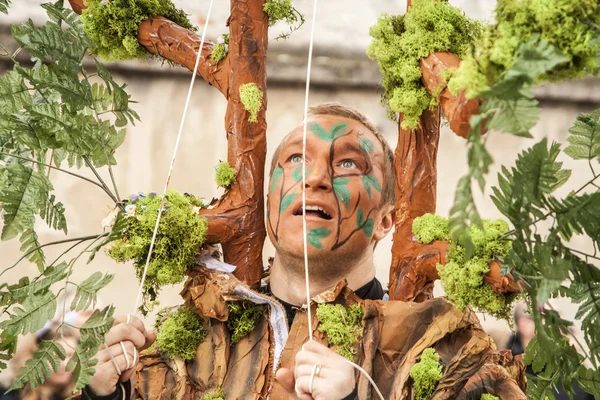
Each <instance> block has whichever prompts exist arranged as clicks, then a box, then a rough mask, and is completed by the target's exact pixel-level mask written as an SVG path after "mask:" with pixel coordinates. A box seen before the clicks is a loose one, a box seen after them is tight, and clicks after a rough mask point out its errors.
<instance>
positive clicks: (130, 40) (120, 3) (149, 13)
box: [81, 0, 193, 60]
mask: <svg viewBox="0 0 600 400" xmlns="http://www.w3.org/2000/svg"><path fill="white" fill-rule="evenodd" d="M86 5H87V8H86V9H85V10H83V14H82V17H81V20H82V21H83V24H84V29H85V33H86V34H87V35H88V37H89V38H90V39H91V40H92V41H93V42H94V44H95V46H96V47H95V50H94V52H95V53H96V54H98V55H99V56H100V57H102V58H103V59H105V60H131V59H134V58H141V59H145V58H148V57H150V56H151V53H149V52H148V51H146V50H145V49H144V48H143V47H142V46H141V45H140V44H139V42H138V40H137V32H138V28H139V26H140V24H141V23H142V22H143V21H144V20H146V19H149V18H151V17H153V16H162V17H165V18H167V19H169V20H171V21H173V22H175V23H176V24H178V25H180V26H182V27H184V28H187V29H192V28H193V27H192V24H191V23H190V21H189V19H188V18H187V15H186V14H185V13H184V12H183V11H182V10H178V9H176V8H175V6H174V5H173V3H172V2H171V0H111V1H104V0H89V1H87V2H86Z"/></svg>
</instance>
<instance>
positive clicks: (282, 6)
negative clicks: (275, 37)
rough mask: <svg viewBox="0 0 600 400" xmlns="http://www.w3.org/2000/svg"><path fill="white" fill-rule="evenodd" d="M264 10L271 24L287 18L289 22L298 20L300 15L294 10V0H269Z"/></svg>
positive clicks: (292, 22)
mask: <svg viewBox="0 0 600 400" xmlns="http://www.w3.org/2000/svg"><path fill="white" fill-rule="evenodd" d="M263 10H264V11H265V13H267V15H268V16H269V26H273V25H275V24H276V23H277V22H279V21H283V20H285V21H286V22H287V23H288V24H294V23H296V22H298V15H297V13H295V12H294V7H293V6H292V0H267V1H265V4H264V6H263Z"/></svg>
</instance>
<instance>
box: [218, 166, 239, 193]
mask: <svg viewBox="0 0 600 400" xmlns="http://www.w3.org/2000/svg"><path fill="white" fill-rule="evenodd" d="M215 170H216V171H217V173H216V176H215V179H216V181H217V185H218V186H220V187H224V188H228V187H229V186H231V185H233V184H234V183H235V180H236V178H237V172H236V171H235V168H233V167H232V166H231V165H229V163H228V162H226V161H221V162H220V163H219V164H218V165H217V167H216V168H215Z"/></svg>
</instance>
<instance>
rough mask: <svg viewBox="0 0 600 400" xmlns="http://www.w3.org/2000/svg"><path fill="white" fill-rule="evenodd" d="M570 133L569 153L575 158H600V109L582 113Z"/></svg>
mask: <svg viewBox="0 0 600 400" xmlns="http://www.w3.org/2000/svg"><path fill="white" fill-rule="evenodd" d="M569 133H570V135H569V137H568V138H567V141H568V142H569V145H568V146H567V148H566V149H565V153H566V154H567V155H569V156H570V157H571V158H573V159H575V160H592V159H594V158H598V159H600V110H596V111H594V112H592V113H590V114H580V115H579V116H578V117H577V120H576V121H575V124H574V125H573V127H572V128H571V129H569Z"/></svg>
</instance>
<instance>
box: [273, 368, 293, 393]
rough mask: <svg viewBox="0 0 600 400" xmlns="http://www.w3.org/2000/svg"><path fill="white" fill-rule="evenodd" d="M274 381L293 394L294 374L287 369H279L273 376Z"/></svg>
mask: <svg viewBox="0 0 600 400" xmlns="http://www.w3.org/2000/svg"><path fill="white" fill-rule="evenodd" d="M275 380H276V381H277V382H279V384H280V385H281V386H282V387H283V388H284V389H285V390H286V391H287V392H288V393H295V390H294V383H295V379H294V373H293V372H292V371H291V370H290V369H288V368H279V370H277V373H276V374H275Z"/></svg>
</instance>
